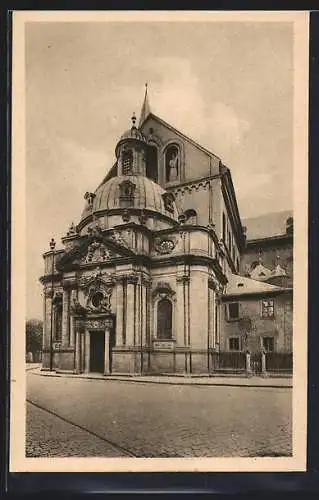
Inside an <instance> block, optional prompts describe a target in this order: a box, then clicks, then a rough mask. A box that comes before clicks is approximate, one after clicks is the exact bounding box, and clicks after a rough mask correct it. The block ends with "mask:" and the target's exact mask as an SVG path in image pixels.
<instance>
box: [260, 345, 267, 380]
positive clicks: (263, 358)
mask: <svg viewBox="0 0 319 500" xmlns="http://www.w3.org/2000/svg"><path fill="white" fill-rule="evenodd" d="M261 373H262V375H263V376H264V377H265V376H266V375H267V370H266V353H265V351H261Z"/></svg>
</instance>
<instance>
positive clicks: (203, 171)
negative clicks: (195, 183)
mask: <svg viewBox="0 0 319 500" xmlns="http://www.w3.org/2000/svg"><path fill="white" fill-rule="evenodd" d="M150 128H153V130H154V135H155V136H156V137H157V138H159V140H160V143H161V144H160V145H159V148H158V158H159V170H160V175H159V183H160V184H162V185H165V181H164V175H163V174H164V169H165V165H164V163H165V162H164V152H165V148H166V146H167V145H168V144H169V143H171V142H174V141H175V142H176V143H177V144H181V146H182V148H183V152H182V156H183V158H184V166H183V171H184V176H183V178H182V179H181V180H183V181H188V180H193V179H199V178H202V177H208V176H210V175H214V174H217V173H218V169H219V158H217V157H216V156H214V155H210V154H209V153H207V152H205V151H204V150H202V149H201V148H200V147H197V146H196V145H195V144H192V143H191V142H188V141H187V139H186V138H185V139H184V138H183V137H181V136H180V135H179V134H177V133H175V132H174V131H173V130H171V129H169V128H167V127H165V125H163V124H161V123H159V122H158V121H156V120H155V119H153V118H150V119H149V120H147V123H146V124H145V125H144V127H143V131H144V133H145V134H146V135H148V134H149V130H150Z"/></svg>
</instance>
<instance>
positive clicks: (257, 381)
mask: <svg viewBox="0 0 319 500" xmlns="http://www.w3.org/2000/svg"><path fill="white" fill-rule="evenodd" d="M31 370H32V374H34V375H39V376H43V377H67V378H78V379H79V378H80V379H89V380H107V381H117V382H131V383H143V384H169V385H195V386H221V385H222V386H230V387H236V386H238V387H269V388H292V377H256V376H253V377H243V376H238V377H235V376H224V377H220V376H203V377H200V376H199V377H197V376H187V375H185V376H171V375H149V376H146V375H133V376H128V375H119V374H115V375H108V376H105V375H103V374H100V373H81V374H79V375H78V374H74V373H57V372H49V371H41V367H39V365H37V366H36V367H34V368H30V369H28V371H31Z"/></svg>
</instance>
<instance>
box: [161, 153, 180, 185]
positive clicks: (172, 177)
mask: <svg viewBox="0 0 319 500" xmlns="http://www.w3.org/2000/svg"><path fill="white" fill-rule="evenodd" d="M179 156H180V155H179V149H178V147H177V146H175V145H171V146H168V148H167V149H166V152H165V180H166V182H173V181H177V180H178V179H179V173H180V158H179Z"/></svg>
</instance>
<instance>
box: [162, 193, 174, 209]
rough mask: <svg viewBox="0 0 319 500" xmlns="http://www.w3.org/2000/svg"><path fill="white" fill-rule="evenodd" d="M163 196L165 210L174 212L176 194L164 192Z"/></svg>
mask: <svg viewBox="0 0 319 500" xmlns="http://www.w3.org/2000/svg"><path fill="white" fill-rule="evenodd" d="M162 198H163V202H164V207H165V210H167V211H168V212H171V213H173V212H174V201H175V196H174V195H173V193H163V194H162Z"/></svg>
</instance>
